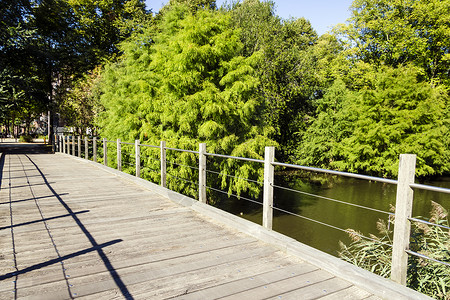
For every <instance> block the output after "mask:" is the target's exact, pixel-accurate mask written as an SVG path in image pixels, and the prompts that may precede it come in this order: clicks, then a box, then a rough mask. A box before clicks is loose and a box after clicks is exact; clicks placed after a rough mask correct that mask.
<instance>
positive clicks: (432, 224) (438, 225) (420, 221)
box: [408, 218, 450, 230]
mask: <svg viewBox="0 0 450 300" xmlns="http://www.w3.org/2000/svg"><path fill="white" fill-rule="evenodd" d="M408 220H410V221H414V222H418V223H422V224H427V225H431V226H436V227H441V228H444V229H448V230H450V227H448V226H444V225H440V224H436V223H431V222H428V221H425V220H421V219H417V218H408Z"/></svg>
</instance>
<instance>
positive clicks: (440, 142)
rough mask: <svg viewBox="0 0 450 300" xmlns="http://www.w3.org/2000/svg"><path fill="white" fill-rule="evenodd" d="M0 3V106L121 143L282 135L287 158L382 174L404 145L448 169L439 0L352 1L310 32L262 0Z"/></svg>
mask: <svg viewBox="0 0 450 300" xmlns="http://www.w3.org/2000/svg"><path fill="white" fill-rule="evenodd" d="M4 4H5V5H2V7H1V8H0V10H1V13H2V14H1V23H0V26H1V28H0V29H1V30H0V49H1V53H0V67H1V70H2V71H1V73H0V104H1V106H0V119H3V120H5V119H9V120H14V119H20V120H25V121H27V122H30V121H31V120H32V118H33V117H34V116H36V115H37V114H38V113H40V112H42V111H46V110H48V109H55V110H57V112H58V113H60V114H61V115H62V117H63V119H65V121H66V123H67V124H68V125H71V126H75V127H77V128H80V129H84V128H88V127H95V126H100V127H101V132H102V133H103V134H104V135H106V136H108V137H110V138H117V137H120V138H122V139H124V140H127V141H132V140H133V139H135V138H140V139H142V140H146V141H149V142H151V143H153V144H155V143H157V142H158V141H159V140H160V139H164V140H166V141H167V142H170V143H172V145H174V146H179V147H187V148H190V149H193V148H196V147H197V143H198V142H208V147H209V149H210V151H217V152H223V153H228V154H230V153H233V154H235V155H245V156H251V157H260V156H261V154H262V149H263V147H264V146H266V145H269V144H277V145H278V149H277V158H278V159H280V160H283V161H286V162H294V163H301V164H307V165H313V166H320V167H323V168H334V169H339V170H344V171H351V172H362V173H367V174H373V175H378V176H386V177H392V176H395V175H396V172H397V165H398V156H399V154H401V153H406V152H408V153H415V154H417V156H418V169H417V174H416V175H418V176H421V177H426V176H438V175H442V174H448V173H449V172H450V159H449V156H450V154H449V149H450V133H449V129H448V128H449V108H448V102H449V88H450V81H449V75H450V74H449V72H450V71H449V70H450V65H449V64H450V63H449V61H450V53H449V43H448V41H449V40H450V25H449V24H450V22H449V18H450V17H449V16H450V11H449V10H450V7H449V5H448V3H447V2H446V1H441V0H427V1H419V0H410V1H401V0H355V1H354V2H353V4H352V6H351V11H352V17H351V18H350V19H349V21H348V23H347V24H343V25H340V26H339V27H337V28H336V29H335V30H334V31H333V33H332V34H324V35H322V36H320V37H319V36H317V34H316V32H315V31H314V29H313V28H312V26H311V24H310V23H309V21H308V20H306V19H304V18H299V19H294V18H292V19H288V20H283V19H281V18H279V17H278V16H277V15H276V14H275V5H274V2H272V1H261V0H245V1H234V2H231V4H228V5H227V6H225V7H222V8H220V9H218V8H217V7H216V2H215V1H213V0H171V1H169V3H168V4H167V5H166V6H164V7H163V8H162V9H161V11H160V13H159V14H157V15H156V16H153V15H152V14H150V13H149V12H148V11H146V10H145V6H144V2H143V1H142V0H102V1H92V0H81V1H79V0H44V1H31V0H21V1H4ZM101 111H103V112H102V113H100V112H101ZM252 172H254V171H252ZM254 175H256V173H255V172H254Z"/></svg>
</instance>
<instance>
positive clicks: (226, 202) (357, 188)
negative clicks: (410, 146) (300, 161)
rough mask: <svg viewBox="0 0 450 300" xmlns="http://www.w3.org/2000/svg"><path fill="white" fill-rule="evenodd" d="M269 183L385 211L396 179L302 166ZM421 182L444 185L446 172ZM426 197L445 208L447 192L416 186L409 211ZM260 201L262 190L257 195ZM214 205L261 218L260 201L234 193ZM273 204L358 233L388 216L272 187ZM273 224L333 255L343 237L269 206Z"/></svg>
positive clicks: (449, 205) (420, 211)
mask: <svg viewBox="0 0 450 300" xmlns="http://www.w3.org/2000/svg"><path fill="white" fill-rule="evenodd" d="M275 184H276V185H277V186H281V187H287V188H290V189H295V190H298V191H301V192H305V193H309V194H314V195H318V196H322V197H326V198H332V199H336V200H339V201H344V202H348V203H354V204H357V205H361V206H366V207H370V208H374V209H378V210H382V211H385V212H390V211H391V206H395V197H396V189H397V187H396V185H391V184H386V183H378V182H371V181H366V180H359V179H352V178H345V177H338V176H329V175H324V174H314V173H307V172H283V173H278V175H277V176H276V178H275ZM425 184H428V185H433V186H439V187H446V188H450V178H449V177H442V178H439V179H438V180H435V181H430V182H425ZM431 200H432V201H435V202H437V203H439V204H441V205H442V206H443V207H444V208H445V209H447V210H450V195H449V194H442V193H436V192H431V191H424V190H416V191H415V195H414V205H413V216H422V217H424V218H428V217H429V212H430V210H431ZM259 201H260V202H262V196H261V197H260V199H259ZM217 206H218V207H219V208H221V209H224V210H226V211H228V212H231V213H233V214H235V215H241V216H242V217H243V218H245V219H247V220H250V221H253V222H255V223H258V224H261V222H262V221H261V220H262V206H261V205H258V204H253V203H251V202H248V201H245V200H242V199H240V200H238V199H236V198H229V199H228V198H225V199H222V200H221V201H220V203H219V204H218V205H217ZM274 206H275V207H277V208H281V209H283V210H286V211H289V212H293V213H295V214H298V215H302V216H304V217H307V218H311V219H314V220H317V221H319V222H323V223H326V224H329V225H330V226H334V227H337V228H342V229H348V228H352V229H355V230H358V231H360V232H361V233H363V234H364V235H366V236H368V235H369V234H377V233H378V232H377V229H376V222H377V221H378V220H379V219H383V220H385V222H386V223H387V222H388V219H389V215H388V214H385V213H380V212H374V211H370V210H366V209H362V208H359V207H354V206H349V205H346V204H342V203H337V202H333V201H330V200H327V199H323V198H318V197H313V196H309V195H305V194H301V193H297V192H293V191H288V190H284V189H281V188H275V190H274ZM273 229H274V230H275V231H278V232H280V233H283V234H285V235H287V236H290V237H292V238H295V239H296V240H298V241H300V242H303V243H305V244H307V245H310V246H312V247H314V248H317V249H320V250H322V251H325V252H327V253H330V254H332V255H337V251H338V250H339V241H343V242H345V243H349V241H350V240H349V238H348V236H347V234H346V233H345V232H342V231H340V230H338V229H335V228H330V227H328V226H324V225H321V224H317V223H314V222H311V221H309V220H305V219H302V218H299V217H297V216H293V215H289V214H286V213H283V212H280V211H275V212H274V221H273Z"/></svg>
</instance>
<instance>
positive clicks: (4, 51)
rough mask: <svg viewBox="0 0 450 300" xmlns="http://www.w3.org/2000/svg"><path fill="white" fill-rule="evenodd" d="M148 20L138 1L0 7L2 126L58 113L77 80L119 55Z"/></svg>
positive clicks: (64, 0) (47, 0)
mask: <svg viewBox="0 0 450 300" xmlns="http://www.w3.org/2000/svg"><path fill="white" fill-rule="evenodd" d="M131 6H132V7H131ZM146 14H147V13H146V12H145V9H144V4H143V1H140V0H128V1H127V0H120V1H119V0H103V1H92V0H83V1H73V0H43V1H33V0H20V1H10V0H6V1H2V5H1V7H0V18H1V19H0V32H1V34H0V69H1V70H2V71H1V73H0V99H1V100H0V101H1V103H0V104H1V107H0V122H1V123H2V124H4V123H5V122H6V121H8V122H9V121H10V120H12V121H13V122H14V120H15V119H20V121H21V122H22V121H26V122H27V123H29V122H30V121H31V120H33V119H34V118H36V116H38V115H39V114H40V113H42V112H46V111H47V110H55V109H56V110H57V109H58V108H59V107H60V105H61V104H62V103H63V100H64V99H65V97H66V95H67V92H68V91H70V90H71V88H72V86H73V84H74V83H75V82H76V80H78V79H79V78H80V77H83V76H84V74H85V73H86V72H88V71H90V70H92V69H93V68H94V67H96V66H98V65H99V64H101V63H102V62H103V60H105V59H109V58H110V57H111V56H112V55H114V54H115V53H117V52H118V49H117V47H116V45H117V43H119V42H120V41H121V40H123V39H124V38H126V37H127V36H130V35H131V34H132V32H134V31H135V30H136V23H133V22H132V21H133V20H134V19H139V20H143V19H144V18H145V15H146ZM62 112H64V110H63V109H61V111H60V113H62ZM74 125H75V124H74Z"/></svg>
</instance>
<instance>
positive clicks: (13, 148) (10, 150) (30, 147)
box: [0, 143, 133, 299]
mask: <svg viewBox="0 0 450 300" xmlns="http://www.w3.org/2000/svg"><path fill="white" fill-rule="evenodd" d="M0 153H3V155H1V158H0V187H2V188H3V189H4V187H5V186H7V185H8V188H9V190H10V192H9V195H10V197H9V201H8V202H2V203H0V204H9V206H10V220H11V221H10V223H11V224H10V226H3V227H0V231H1V230H5V229H9V230H10V231H11V238H12V248H13V253H14V266H15V267H14V268H15V270H14V271H13V272H9V273H6V274H0V281H3V280H5V279H9V278H14V279H15V280H14V299H17V296H18V293H17V284H16V283H17V279H18V276H19V275H22V274H25V273H28V272H31V271H35V270H39V269H42V268H44V267H47V266H51V265H53V264H58V263H60V264H61V266H62V270H63V274H64V277H65V278H68V277H69V276H68V275H66V272H65V270H66V268H65V267H64V261H66V260H68V259H70V258H74V257H77V256H81V255H84V254H87V253H90V252H97V254H98V255H99V257H100V259H101V260H102V262H103V264H104V265H105V267H106V269H107V270H108V272H109V274H110V275H111V277H112V278H113V280H114V282H115V283H116V285H117V288H118V289H119V290H120V292H121V294H122V296H123V297H124V298H125V299H133V297H132V296H131V294H130V293H129V291H128V289H127V287H126V285H125V284H124V283H123V281H122V280H121V278H120V276H119V274H118V273H117V271H116V270H115V269H114V267H113V266H112V263H111V262H110V260H109V258H108V256H107V255H106V253H105V252H104V251H103V248H104V247H107V246H111V245H114V244H117V243H120V242H122V240H121V239H115V240H111V241H108V242H105V243H101V244H99V243H97V241H96V240H95V238H94V236H93V235H92V234H91V233H90V232H89V230H88V229H87V228H86V226H85V225H84V224H83V223H82V221H81V220H80V218H79V217H78V216H77V215H78V214H82V213H87V212H89V210H84V211H79V212H74V211H73V210H72V208H71V207H70V206H69V205H68V204H67V203H66V202H65V201H64V200H63V199H62V198H61V195H60V194H58V193H57V192H56V191H55V189H54V188H53V187H52V185H51V184H50V183H49V181H48V180H47V178H46V176H45V175H44V173H43V172H42V171H41V169H40V168H39V167H38V165H37V164H36V163H35V162H34V161H33V159H32V158H31V157H30V156H32V155H36V154H51V153H52V149H51V146H49V145H44V144H32V143H2V144H0ZM16 155H17V156H16ZM19 155H20V156H19ZM10 156H16V157H17V158H18V161H19V164H20V165H21V167H22V169H23V170H22V171H23V175H24V176H22V177H21V178H23V179H26V181H27V186H29V187H30V190H31V191H32V188H31V186H32V185H31V184H30V180H29V177H30V176H29V175H28V174H29V173H30V171H31V170H26V168H25V164H26V160H25V164H24V162H22V159H21V158H23V157H25V158H26V159H27V160H28V161H29V162H30V163H31V164H32V165H33V166H34V168H35V169H34V170H33V171H37V172H38V174H39V175H37V176H38V177H39V176H40V177H41V178H42V180H43V185H46V186H47V188H48V189H49V190H50V192H51V193H52V195H51V196H49V197H54V198H56V199H57V200H58V201H59V204H60V205H62V206H63V207H64V209H65V210H66V211H67V214H64V215H61V216H57V217H52V218H44V215H43V213H42V211H41V208H40V206H39V204H38V201H37V199H38V198H40V197H36V196H35V195H34V193H33V192H32V196H33V197H32V198H30V199H27V200H34V202H35V203H36V207H37V209H38V210H39V212H40V216H41V219H40V220H33V221H29V222H24V223H19V224H15V223H14V222H13V219H14V215H13V209H12V203H17V202H19V201H12V197H11V189H12V188H15V186H13V184H11V179H12V177H11V164H10V163H9V164H8V167H9V170H4V167H5V160H6V159H8V160H9V161H10ZM27 173H28V174H27ZM3 174H8V179H9V183H8V184H5V182H2V181H3V180H4V178H3V176H4V175H3ZM16 178H20V177H16ZM19 187H26V186H19ZM65 217H71V218H72V219H73V220H74V221H75V223H76V224H77V226H78V228H79V229H81V231H82V232H83V233H84V235H85V236H86V238H87V239H88V240H89V242H90V243H91V245H92V247H90V248H87V249H83V250H80V251H77V252H74V253H71V254H67V255H63V256H62V255H60V253H59V251H58V248H57V245H56V243H55V241H54V240H53V238H52V234H51V232H50V230H49V227H48V225H47V222H48V221H49V220H52V219H57V218H65ZM40 222H42V223H43V224H44V225H45V228H46V230H47V233H48V236H49V237H50V239H51V241H52V243H53V247H54V250H55V251H56V254H57V258H55V259H51V260H48V261H44V262H40V263H37V264H34V265H31V266H28V267H25V268H18V265H19V264H18V262H17V257H16V249H15V248H16V247H15V238H14V228H17V227H19V226H25V225H30V224H34V223H40ZM66 284H67V290H68V293H69V297H70V298H71V299H74V296H75V295H76V294H74V293H72V291H71V285H70V284H69V282H68V281H67V279H66Z"/></svg>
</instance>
